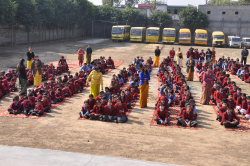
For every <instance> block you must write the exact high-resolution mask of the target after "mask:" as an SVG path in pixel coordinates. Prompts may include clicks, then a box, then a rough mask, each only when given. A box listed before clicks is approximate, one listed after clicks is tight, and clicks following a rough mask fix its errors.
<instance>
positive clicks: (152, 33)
mask: <svg viewBox="0 0 250 166" xmlns="http://www.w3.org/2000/svg"><path fill="white" fill-rule="evenodd" d="M147 36H158V30H147Z"/></svg>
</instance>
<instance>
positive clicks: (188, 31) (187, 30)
mask: <svg viewBox="0 0 250 166" xmlns="http://www.w3.org/2000/svg"><path fill="white" fill-rule="evenodd" d="M179 32H180V33H181V32H187V33H191V31H190V30H189V29H180V31H179Z"/></svg>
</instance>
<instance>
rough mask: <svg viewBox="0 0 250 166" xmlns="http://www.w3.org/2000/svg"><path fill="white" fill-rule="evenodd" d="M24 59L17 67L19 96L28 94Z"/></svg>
mask: <svg viewBox="0 0 250 166" xmlns="http://www.w3.org/2000/svg"><path fill="white" fill-rule="evenodd" d="M24 61H25V60H24V59H20V62H19V64H18V65H17V77H18V80H17V81H18V82H17V84H18V85H19V90H18V92H19V95H20V94H21V93H23V92H24V93H25V94H27V75H26V70H25V66H24Z"/></svg>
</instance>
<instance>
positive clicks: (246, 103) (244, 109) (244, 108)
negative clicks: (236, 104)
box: [240, 96, 250, 115]
mask: <svg viewBox="0 0 250 166" xmlns="http://www.w3.org/2000/svg"><path fill="white" fill-rule="evenodd" d="M249 105H250V96H247V97H246V100H244V101H242V106H241V109H240V113H241V114H242V115H245V114H246V112H247V109H248V106H249Z"/></svg>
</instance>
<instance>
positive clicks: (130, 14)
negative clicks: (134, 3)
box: [0, 0, 209, 32]
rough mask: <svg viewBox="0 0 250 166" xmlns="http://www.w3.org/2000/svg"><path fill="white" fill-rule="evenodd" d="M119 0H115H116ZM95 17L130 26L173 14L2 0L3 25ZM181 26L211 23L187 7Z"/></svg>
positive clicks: (84, 21) (68, 0)
mask: <svg viewBox="0 0 250 166" xmlns="http://www.w3.org/2000/svg"><path fill="white" fill-rule="evenodd" d="M114 2H116V1H114ZM128 2H129V1H128ZM92 20H102V21H109V22H112V23H114V24H116V23H117V22H118V24H120V25H121V24H127V25H131V26H134V27H135V26H140V27H146V26H148V25H149V26H156V27H161V28H163V27H170V25H171V24H172V16H171V15H170V14H168V13H167V12H163V11H160V10H154V11H153V12H152V14H151V15H150V17H149V18H148V17H147V15H146V13H142V12H140V11H139V10H138V9H132V8H130V7H127V8H125V9H124V10H120V9H118V8H115V7H112V6H110V5H102V6H94V5H93V4H92V3H91V2H89V1H88V0H1V1H0V26H5V27H6V26H8V27H14V28H19V27H23V28H25V31H27V32H29V31H30V30H31V28H43V29H56V28H61V29H72V28H74V27H75V26H78V27H87V26H91V25H90V24H91V21H92ZM178 23H179V25H180V27H185V28H189V29H191V30H192V31H194V30H195V29H197V28H206V27H208V24H209V22H208V17H207V16H206V14H205V13H203V12H201V11H197V8H190V7H188V8H186V9H184V10H183V11H182V12H180V14H179V22H178Z"/></svg>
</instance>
